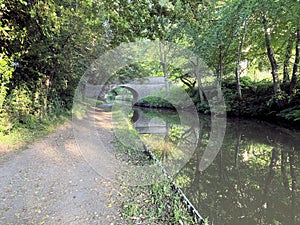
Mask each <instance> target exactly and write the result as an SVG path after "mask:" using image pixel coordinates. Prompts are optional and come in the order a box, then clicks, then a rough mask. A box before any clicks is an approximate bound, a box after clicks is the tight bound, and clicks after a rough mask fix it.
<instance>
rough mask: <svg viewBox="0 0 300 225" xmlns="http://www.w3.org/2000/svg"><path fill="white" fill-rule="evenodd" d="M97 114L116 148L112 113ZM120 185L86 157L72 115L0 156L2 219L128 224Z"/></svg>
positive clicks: (105, 136)
mask: <svg viewBox="0 0 300 225" xmlns="http://www.w3.org/2000/svg"><path fill="white" fill-rule="evenodd" d="M95 115H96V114H95ZM96 117H97V118H96V119H95V121H96V123H97V127H98V128H97V131H98V138H99V137H100V138H101V139H102V142H103V143H104V144H105V146H106V147H107V148H109V149H110V150H111V151H112V153H113V151H114V149H113V145H112V144H111V140H112V139H113V136H112V133H111V114H110V113H109V112H105V111H104V110H98V112H97V115H96ZM116 167H117V165H116ZM120 189H121V187H120V185H118V184H116V183H113V182H111V181H109V180H107V179H105V178H104V177H101V175H99V174H98V173H96V172H95V171H94V170H93V168H92V167H91V166H90V164H89V163H88V162H87V161H86V160H85V159H84V158H83V157H82V154H81V151H80V149H79V147H78V145H77V143H76V140H75V138H74V134H73V128H72V122H70V121H69V122H67V123H66V124H65V125H63V126H62V127H60V128H59V129H58V130H57V131H56V132H55V133H53V134H52V135H49V136H48V137H46V138H44V139H43V140H41V141H38V142H36V143H32V144H31V145H30V146H29V148H28V149H26V150H22V151H14V152H13V153H9V154H5V155H2V156H1V157H0V224H3V225H9V224H13V225H19V224H26V225H27V224H28V225H29V224H51V225H52V224H68V225H69V224H80V225H81V224H105V225H107V224H124V222H122V221H123V220H122V217H121V216H120V213H119V209H120V199H119V197H118V198H116V196H120V195H121V194H120ZM116 199H119V200H116Z"/></svg>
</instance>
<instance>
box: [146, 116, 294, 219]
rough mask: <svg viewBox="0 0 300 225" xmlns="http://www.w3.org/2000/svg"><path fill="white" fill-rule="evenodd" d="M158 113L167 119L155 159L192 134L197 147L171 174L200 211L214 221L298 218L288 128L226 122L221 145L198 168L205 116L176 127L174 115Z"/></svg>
mask: <svg viewBox="0 0 300 225" xmlns="http://www.w3.org/2000/svg"><path fill="white" fill-rule="evenodd" d="M152 114H153V115H152V116H155V117H158V114H155V113H153V112H152ZM160 118H163V119H164V121H168V123H167V124H168V129H167V135H166V136H164V137H163V138H162V139H163V140H162V142H161V143H164V145H160V146H161V147H160V148H158V149H159V152H158V153H160V159H161V160H168V157H173V156H172V149H173V148H175V147H176V144H178V141H179V140H180V139H182V141H184V142H185V143H188V142H189V141H190V140H189V136H193V135H194V136H197V137H198V138H197V150H196V151H195V152H194V155H193V156H192V158H191V160H190V161H189V162H188V163H187V164H186V166H185V167H184V168H182V169H181V172H180V174H178V175H177V177H176V180H177V183H179V184H180V186H181V187H183V190H184V192H185V194H186V195H187V196H188V198H189V199H190V200H191V202H192V203H193V204H194V205H195V206H196V208H197V209H198V211H199V212H200V214H201V215H202V216H204V217H207V216H208V217H209V219H210V221H211V222H214V224H216V225H220V224H222V225H223V224H224V225H229V224H230V225H235V224H236V225H240V224H245V225H247V224H249V225H250V224H261V225H266V224H268V225H269V224H274V225H275V224H288V225H296V224H300V199H299V196H298V195H299V185H297V178H298V179H299V175H300V168H299V167H300V151H295V149H297V148H299V146H300V139H299V138H297V137H296V136H295V135H294V133H292V132H290V131H287V132H286V131H285V130H283V129H281V128H278V127H275V126H267V125H265V124H259V123H256V122H248V121H241V122H240V121H237V122H236V123H229V124H228V126H227V131H226V136H225V139H224V143H223V147H222V150H221V151H220V152H219V154H218V156H217V158H216V159H215V161H214V162H213V164H212V165H211V166H210V167H208V168H207V170H205V171H202V172H201V171H200V169H199V164H200V161H201V158H202V155H203V152H204V150H205V148H206V145H207V143H208V140H209V133H210V122H209V121H207V120H200V121H201V123H200V127H197V128H195V127H191V126H190V127H184V128H182V127H181V128H180V127H179V126H178V123H179V122H178V120H177V121H176V122H173V121H172V120H171V119H170V118H171V117H170V116H167V115H164V116H163V117H160ZM174 118H175V117H174ZM176 124H177V125H176ZM152 142H157V141H156V139H155V138H153V139H152ZM174 157H178V156H174Z"/></svg>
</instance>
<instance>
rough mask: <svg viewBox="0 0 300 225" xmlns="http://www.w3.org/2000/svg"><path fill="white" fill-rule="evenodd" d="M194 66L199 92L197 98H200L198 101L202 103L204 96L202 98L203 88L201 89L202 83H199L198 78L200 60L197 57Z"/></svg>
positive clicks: (199, 78) (199, 79)
mask: <svg viewBox="0 0 300 225" xmlns="http://www.w3.org/2000/svg"><path fill="white" fill-rule="evenodd" d="M196 60H197V61H196V65H195V76H196V78H197V82H198V91H199V96H200V101H201V102H204V96H203V91H202V90H203V88H202V82H201V77H200V58H199V56H197V59H196Z"/></svg>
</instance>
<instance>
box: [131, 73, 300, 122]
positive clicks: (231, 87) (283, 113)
mask: <svg viewBox="0 0 300 225" xmlns="http://www.w3.org/2000/svg"><path fill="white" fill-rule="evenodd" d="M194 88H195V90H193V91H191V90H190V89H187V93H189V94H190V93H195V92H196V94H194V95H193V96H191V98H192V99H193V101H194V103H195V105H196V107H197V110H198V111H199V112H201V113H205V114H208V113H210V108H209V105H208V102H207V101H206V100H204V101H202V102H201V101H200V98H199V92H198V88H196V87H194ZM241 88H242V91H243V98H242V99H239V97H238V95H237V93H236V81H235V78H234V77H228V78H226V79H225V78H224V80H223V82H222V93H223V95H224V99H225V104H226V111H227V115H228V116H234V117H246V118H258V119H264V120H271V121H273V122H276V121H280V120H282V121H285V122H291V123H293V124H299V123H300V93H299V92H297V93H296V94H294V95H289V96H288V95H287V94H285V93H286V92H284V91H282V93H281V94H278V95H275V96H274V95H273V92H272V90H273V83H272V81H270V80H261V81H253V80H251V79H250V77H242V78H241ZM279 102H280V103H281V104H278V103H279ZM179 104H180V103H179ZM137 105H139V106H145V107H154V108H168V109H172V108H173V109H174V107H173V106H172V105H171V104H170V103H169V102H168V101H166V100H165V99H161V98H159V97H153V96H149V97H146V98H144V99H142V100H141V101H140V102H138V103H137Z"/></svg>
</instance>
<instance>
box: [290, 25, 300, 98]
mask: <svg viewBox="0 0 300 225" xmlns="http://www.w3.org/2000/svg"><path fill="white" fill-rule="evenodd" d="M299 61H300V28H298V29H297V34H296V53H295V62H294V66H293V73H292V79H291V83H290V94H293V93H294V92H295V90H296V85H297V72H298V67H299Z"/></svg>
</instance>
